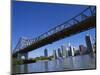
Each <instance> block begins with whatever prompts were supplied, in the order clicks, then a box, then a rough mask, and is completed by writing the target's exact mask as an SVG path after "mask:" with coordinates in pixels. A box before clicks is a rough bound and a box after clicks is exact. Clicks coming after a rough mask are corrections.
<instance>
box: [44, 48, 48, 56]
mask: <svg viewBox="0 0 100 75" xmlns="http://www.w3.org/2000/svg"><path fill="white" fill-rule="evenodd" d="M44 56H45V57H48V50H47V49H45V50H44Z"/></svg>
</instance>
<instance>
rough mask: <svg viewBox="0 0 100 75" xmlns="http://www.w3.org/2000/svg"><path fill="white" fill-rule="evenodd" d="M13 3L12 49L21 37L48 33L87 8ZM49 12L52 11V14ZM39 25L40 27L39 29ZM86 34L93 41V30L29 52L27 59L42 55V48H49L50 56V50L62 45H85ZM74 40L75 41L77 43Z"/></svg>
mask: <svg viewBox="0 0 100 75" xmlns="http://www.w3.org/2000/svg"><path fill="white" fill-rule="evenodd" d="M14 3H15V4H14V7H13V9H14V12H13V13H14V14H13V16H14V17H13V19H14V20H13V33H12V35H13V36H12V37H13V38H12V39H13V41H12V44H13V48H14V47H15V45H16V44H17V41H18V40H19V38H20V37H21V36H26V37H29V38H31V37H32V36H33V35H34V37H32V38H35V37H37V36H39V35H40V34H42V32H43V33H44V32H46V31H48V30H49V29H51V28H52V27H54V25H55V26H56V25H58V24H59V23H62V22H63V21H66V20H68V19H70V17H73V16H75V15H74V14H78V13H79V12H81V11H82V10H84V9H85V8H86V7H87V6H80V5H75V6H74V7H73V5H63V4H61V5H57V4H56V5H53V4H52V5H51V4H50V5H49V4H46V5H44V6H43V4H41V3H34V2H33V3H23V2H22V3H17V2H14ZM33 6H34V7H33ZM41 6H42V7H41ZM45 6H47V7H45ZM54 6H55V7H54ZM16 7H17V8H16ZM40 7H41V8H40ZM36 9H37V10H36ZM65 9H66V10H65ZM72 9H73V12H72ZM28 11H30V12H28ZM50 11H52V13H51V12H50ZM16 12H17V13H16ZM36 12H38V13H36ZM40 12H41V13H40ZM61 13H62V14H61ZM42 17H44V18H42ZM38 21H39V22H38ZM40 25H42V26H41V27H40ZM23 27H24V28H23ZM86 34H90V35H91V36H92V38H93V39H95V28H94V29H91V30H88V31H85V32H82V33H79V34H77V35H74V36H71V37H68V38H65V39H62V40H59V41H57V42H54V43H52V44H50V45H46V46H44V47H41V48H39V49H36V51H32V52H29V57H35V56H39V55H43V50H44V48H49V50H50V51H49V52H50V54H52V50H53V49H56V48H57V47H58V46H60V45H62V44H67V43H71V44H73V45H74V46H78V45H79V44H83V45H85V42H84V41H83V40H84V36H85V35H86ZM80 38H81V39H80ZM75 39H76V40H77V42H76V40H75Z"/></svg>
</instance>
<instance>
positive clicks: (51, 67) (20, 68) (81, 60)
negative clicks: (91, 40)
mask: <svg viewBox="0 0 100 75" xmlns="http://www.w3.org/2000/svg"><path fill="white" fill-rule="evenodd" d="M95 67H96V65H95V56H94V57H91V55H81V56H74V57H73V56H70V57H67V58H59V59H56V60H52V61H39V62H36V63H31V64H24V65H17V66H16V73H30V72H47V71H63V70H77V69H94V68H95Z"/></svg>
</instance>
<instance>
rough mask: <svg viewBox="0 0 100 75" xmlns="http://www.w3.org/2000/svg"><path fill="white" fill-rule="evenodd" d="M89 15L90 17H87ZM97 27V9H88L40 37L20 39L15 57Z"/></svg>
mask: <svg viewBox="0 0 100 75" xmlns="http://www.w3.org/2000/svg"><path fill="white" fill-rule="evenodd" d="M87 14H88V15H87ZM95 27H96V8H94V7H88V8H86V9H85V10H83V11H82V12H81V13H79V14H78V15H76V16H75V17H73V18H71V19H69V20H68V21H66V22H64V23H62V24H59V25H58V26H57V27H55V28H53V29H51V30H49V31H48V32H46V33H44V34H42V35H40V36H39V37H37V38H35V39H22V38H21V39H20V40H19V42H18V44H17V46H16V47H15V49H14V51H15V52H14V53H13V56H15V57H16V56H17V55H18V54H19V53H22V54H23V53H27V52H30V51H32V50H35V49H37V48H40V47H42V46H45V45H47V44H51V43H53V42H55V41H58V40H61V39H63V38H67V37H70V36H72V35H75V34H78V33H80V32H83V31H86V30H89V29H92V28H95Z"/></svg>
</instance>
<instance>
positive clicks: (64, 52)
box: [61, 45, 67, 57]
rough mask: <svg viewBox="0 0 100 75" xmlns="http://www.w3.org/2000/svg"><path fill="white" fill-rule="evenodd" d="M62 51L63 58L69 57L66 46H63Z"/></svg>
mask: <svg viewBox="0 0 100 75" xmlns="http://www.w3.org/2000/svg"><path fill="white" fill-rule="evenodd" d="M61 50H62V56H63V57H66V56H67V51H66V47H65V46H64V45H62V46H61Z"/></svg>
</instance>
